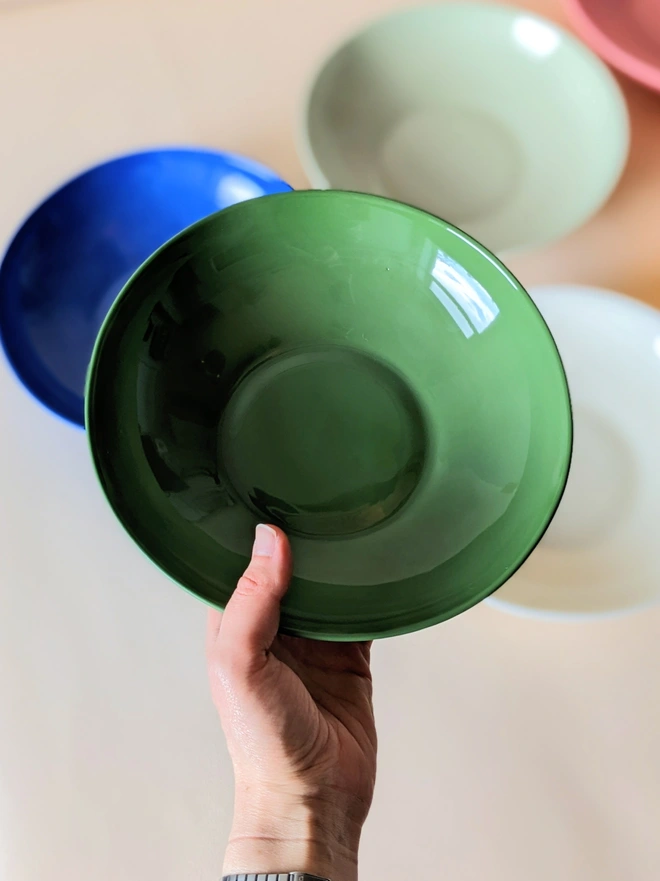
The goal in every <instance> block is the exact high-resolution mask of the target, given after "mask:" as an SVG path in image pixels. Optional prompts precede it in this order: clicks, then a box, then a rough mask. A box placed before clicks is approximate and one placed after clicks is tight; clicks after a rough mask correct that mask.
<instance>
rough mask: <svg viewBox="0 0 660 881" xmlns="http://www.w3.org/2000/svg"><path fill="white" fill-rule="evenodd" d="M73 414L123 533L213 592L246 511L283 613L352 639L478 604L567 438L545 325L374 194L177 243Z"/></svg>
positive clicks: (137, 279) (280, 211)
mask: <svg viewBox="0 0 660 881" xmlns="http://www.w3.org/2000/svg"><path fill="white" fill-rule="evenodd" d="M87 427H88V432H89V439H90V444H91V449H92V453H93V457H94V462H95V464H96V468H97V471H98V474H99V477H100V480H101V484H102V486H103V489H104V491H105V493H106V494H107V496H108V499H109V501H110V504H111V505H112V507H113V508H114V510H115V512H116V514H117V516H118V517H119V518H120V520H121V521H122V523H123V524H124V526H125V527H126V529H127V530H128V532H129V533H130V534H131V535H132V536H133V538H134V539H135V540H136V541H137V542H138V544H139V545H140V546H141V547H142V548H143V549H144V550H145V551H146V553H147V554H148V555H149V556H150V557H151V558H152V559H153V560H154V561H155V562H156V563H157V564H158V565H159V566H160V567H161V568H162V569H164V570H165V572H167V573H168V574H169V575H170V576H171V577H172V578H174V579H175V580H176V581H178V582H179V583H180V584H182V585H183V586H184V587H186V588H187V589H189V590H190V591H192V592H193V593H195V594H197V595H198V596H200V597H201V598H203V599H204V600H206V601H207V602H210V603H213V604H215V605H217V606H220V607H222V606H223V605H224V604H225V603H226V601H227V600H228V598H229V596H230V594H231V591H232V589H233V587H234V585H235V583H236V580H237V578H238V577H239V576H240V574H241V572H242V571H243V569H244V568H245V566H246V563H247V559H248V556H249V553H250V547H251V543H252V538H253V532H254V526H255V524H256V523H258V522H259V521H266V522H273V523H278V524H280V525H281V526H282V527H283V528H284V529H285V530H287V531H288V533H289V534H290V535H291V537H292V544H293V550H294V558H295V575H294V579H293V583H292V586H291V589H290V591H289V593H288V594H287V596H286V599H285V602H284V606H283V612H282V627H283V629H284V630H285V631H287V632H289V633H295V634H298V635H306V636H314V637H318V638H325V639H335V640H348V639H366V638H370V637H382V636H388V635H393V634H396V633H403V632H407V631H411V630H415V629H418V628H421V627H424V626H427V625H429V624H433V623H435V622H438V621H442V620H444V619H446V618H449V617H450V616H452V615H455V614H457V613H459V612H461V611H463V610H464V609H466V608H468V607H469V606H472V605H473V604H474V603H476V602H478V601H479V600H481V599H483V598H484V597H486V596H487V595H488V594H490V593H491V592H492V591H493V590H495V589H496V588H497V587H498V586H499V585H501V584H502V583H503V582H504V581H505V580H506V579H507V578H508V576H509V575H510V574H511V573H512V572H513V571H514V570H515V569H516V568H517V567H518V566H519V565H520V564H521V563H522V562H523V560H524V559H525V558H526V556H527V555H528V554H529V553H530V551H531V550H532V548H533V547H534V546H535V545H536V543H537V542H538V540H539V538H540V537H541V535H542V533H543V532H544V530H545V528H546V527H547V525H548V523H549V520H550V518H551V517H552V514H553V513H554V510H555V508H556V506H557V504H558V502H559V499H560V497H561V494H562V491H563V488H564V485H565V481H566V477H567V472H568V466H569V459H570V452H571V439H572V429H571V412H570V403H569V396H568V390H567V386H566V381H565V377H564V373H563V369H562V366H561V362H560V359H559V356H558V354H557V351H556V348H555V345H554V343H553V340H552V338H551V336H550V333H549V332H548V330H547V328H546V325H545V324H544V322H543V320H542V318H541V316H540V314H539V313H538V311H537V309H536V307H535V306H534V304H533V303H532V301H531V300H530V299H529V297H528V296H527V294H526V293H525V292H524V291H523V289H522V288H521V287H520V285H519V283H518V282H517V281H516V280H515V279H514V278H513V277H512V276H511V275H510V274H509V273H508V272H507V270H506V269H505V268H504V267H503V266H502V264H501V263H499V261H498V260H497V259H496V258H494V257H493V256H492V255H491V254H490V253H489V252H488V251H486V250H485V249H484V248H482V247H481V246H480V245H478V244H477V243H476V242H474V241H473V240H472V239H471V238H469V237H468V236H466V235H465V234H464V233H462V232H460V231H459V230H457V229H455V228H454V227H452V226H450V225H449V224H447V223H445V222H443V221H441V220H438V219H437V218H434V217H432V216H430V215H428V214H425V213H423V212H421V211H418V210H416V209H414V208H410V207H407V206H404V205H402V204H399V203H396V202H390V201H388V200H385V199H381V198H378V197H374V196H366V195H359V194H355V193H341V192H333V191H327V192H313V191H312V192H297V193H287V194H283V195H277V196H267V197H263V198H261V199H255V200H254V201H251V202H246V203H244V204H241V205H237V206H235V207H232V208H229V209H227V210H225V211H223V212H221V213H219V214H216V215H213V216H212V217H209V218H207V219H205V220H203V221H201V222H200V223H198V224H196V225H195V226H193V227H190V228H189V229H188V230H186V231H185V232H183V233H182V234H181V235H179V236H177V237H176V238H175V239H173V240H172V241H170V242H169V243H168V244H167V245H165V246H164V247H163V248H162V249H161V250H160V251H158V252H157V253H156V254H155V255H154V256H153V257H152V258H151V259H150V260H149V261H148V262H147V263H145V264H144V265H143V266H142V267H141V269H140V270H138V272H137V273H136V274H135V275H134V276H133V278H132V279H131V280H130V281H129V283H128V284H127V286H126V287H125V288H124V291H123V292H122V294H121V295H120V297H119V299H118V300H117V302H116V303H115V306H114V307H113V309H112V310H111V313H110V315H109V316H108V318H107V320H106V323H105V325H104V327H103V329H102V332H101V335H100V337H99V340H98V342H97V346H96V350H95V354H94V358H93V362H92V368H91V371H90V376H89V382H88V396H87Z"/></svg>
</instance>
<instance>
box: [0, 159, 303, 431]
mask: <svg viewBox="0 0 660 881" xmlns="http://www.w3.org/2000/svg"><path fill="white" fill-rule="evenodd" d="M289 189H290V187H289V185H288V184H286V183H284V181H282V180H280V178H278V177H277V176H276V175H275V174H274V173H273V172H272V171H270V170H269V169H267V168H265V167H264V166H263V165H260V164H258V163H256V162H253V161H252V160H250V159H246V158H245V157H243V156H237V155H234V154H231V153H221V152H218V151H214V150H203V149H173V148H172V149H169V148H168V149H159V150H148V151H145V152H141V153H133V154H130V155H126V156H121V157H119V158H117V159H113V160H111V161H109V162H104V163H103V164H101V165H97V166H95V167H94V168H91V169H89V170H88V171H85V172H84V173H83V174H81V175H79V176H78V177H76V178H74V179H73V180H71V181H69V182H68V183H66V184H65V185H64V186H63V187H61V188H60V189H59V190H57V191H56V192H54V193H53V194H52V195H50V196H49V197H48V198H47V199H46V200H45V201H44V202H42V203H41V205H39V207H38V208H36V209H35V210H34V211H33V212H32V214H30V216H29V217H28V218H27V220H26V221H25V222H24V223H23V225H22V226H21V227H20V229H19V230H18V232H17V233H16V235H15V236H14V239H13V241H12V242H11V244H10V245H9V248H8V250H7V252H6V254H5V256H4V259H3V261H2V263H1V265H0V338H1V339H2V344H3V346H4V349H5V353H6V355H7V357H8V359H9V362H10V363H11V365H12V367H13V368H14V371H15V372H16V374H17V375H18V377H19V379H20V380H21V381H22V382H23V384H24V385H25V386H26V387H27V389H28V390H29V391H30V392H32V394H33V395H34V396H35V397H36V398H37V399H38V400H39V401H41V403H42V404H45V406H46V407H49V408H50V409H51V410H52V411H54V412H55V413H57V414H59V415H60V416H62V417H63V418H64V419H68V420H70V421H71V422H73V423H76V424H78V425H82V424H83V420H84V402H83V391H84V385H85V374H86V371H87V368H88V366H89V359H90V356H91V354H92V348H93V346H94V341H95V339H96V335H97V333H98V330H99V328H100V326H101V323H102V321H103V319H104V318H105V315H106V313H107V311H108V308H109V307H110V305H111V303H112V301H113V300H114V298H115V297H116V295H117V294H118V293H119V291H120V289H121V288H122V287H123V285H124V283H125V282H126V281H127V280H128V278H129V276H131V275H132V273H133V272H134V271H135V270H136V269H137V268H138V266H139V265H140V264H141V263H142V261H143V260H146V258H147V257H148V256H149V255H150V254H151V253H152V252H153V251H155V250H156V248H158V247H160V246H161V245H162V244H163V243H164V242H165V241H167V239H169V238H171V237H172V236H173V235H175V234H176V233H178V232H180V231H181V230H182V229H184V227H186V226H189V225H190V224H191V223H193V222H194V221H196V220H199V219H200V218H201V217H204V216H206V215H207V214H211V213H213V212H215V211H217V210H218V209H219V208H224V207H226V206H227V205H233V204H234V203H236V202H240V201H242V200H245V199H251V198H253V197H254V196H261V195H263V194H264V193H276V192H281V191H286V190H289Z"/></svg>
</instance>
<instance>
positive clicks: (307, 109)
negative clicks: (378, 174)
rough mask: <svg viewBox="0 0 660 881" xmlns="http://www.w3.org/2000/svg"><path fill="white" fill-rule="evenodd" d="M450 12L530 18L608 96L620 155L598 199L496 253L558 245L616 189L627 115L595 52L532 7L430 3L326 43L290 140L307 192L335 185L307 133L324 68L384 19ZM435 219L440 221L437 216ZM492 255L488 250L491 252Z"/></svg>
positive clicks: (475, 0)
mask: <svg viewBox="0 0 660 881" xmlns="http://www.w3.org/2000/svg"><path fill="white" fill-rule="evenodd" d="M565 2H567V3H570V2H579V0H565ZM452 8H453V9H462V10H467V9H472V10H475V11H476V10H478V11H479V12H480V13H481V12H484V13H487V14H490V15H493V14H495V15H507V16H508V17H509V18H510V19H513V18H516V17H518V16H524V17H525V18H531V19H533V20H534V21H537V22H540V23H542V24H543V25H544V26H545V27H549V28H551V29H552V30H553V31H555V32H556V33H557V34H558V35H559V36H560V38H561V40H562V42H563V43H564V44H566V45H568V46H570V47H571V49H572V50H573V51H575V52H576V53H577V54H578V55H580V56H581V57H582V58H583V59H584V60H585V61H586V62H588V63H589V64H591V66H592V68H593V69H595V70H597V72H598V74H599V78H600V80H601V83H602V86H603V89H604V90H605V91H607V92H608V95H609V98H610V101H609V103H610V112H613V113H615V114H616V126H617V129H618V132H619V135H620V138H621V142H620V145H619V156H618V159H617V161H616V162H615V163H614V164H613V168H612V173H611V177H610V181H609V183H608V185H607V186H606V187H604V188H603V190H602V193H601V195H600V197H599V198H598V199H597V200H594V203H593V205H592V206H591V207H590V208H589V209H588V210H586V211H583V212H582V214H581V215H580V216H579V217H578V218H577V219H576V220H574V221H573V222H572V223H571V224H570V225H568V226H566V227H565V228H564V230H563V231H562V232H560V233H559V234H557V235H552V236H549V237H548V236H544V237H542V238H539V239H535V240H533V241H525V242H521V243H519V244H515V245H513V246H512V247H508V248H505V249H501V250H500V251H499V253H502V254H505V255H507V256H509V255H514V254H524V253H527V252H529V251H532V250H536V249H537V248H541V247H544V246H546V245H550V244H553V243H554V242H557V241H560V240H561V239H563V238H565V237H566V236H568V235H570V234H571V233H573V232H575V231H576V230H578V229H579V228H580V227H581V226H583V225H584V224H585V223H586V222H587V221H588V220H589V219H590V218H591V217H593V216H594V215H595V214H597V213H598V211H600V210H601V208H603V206H604V205H605V204H606V203H607V202H608V200H609V199H610V197H611V196H612V194H613V193H614V191H615V190H616V188H617V186H618V184H619V182H620V180H621V177H622V175H623V172H624V170H625V168H626V165H627V163H628V157H629V154H630V144H631V122H630V111H629V109H628V103H627V101H626V99H625V96H624V94H623V91H622V89H621V86H620V84H619V82H618V81H617V79H616V77H615V76H614V74H613V73H612V71H611V70H610V68H609V67H608V66H607V64H606V63H605V62H604V61H603V59H602V58H601V57H600V56H599V55H598V53H597V52H595V51H594V50H593V49H592V48H591V47H590V46H588V45H587V44H586V43H585V42H583V41H582V40H581V39H580V38H579V36H576V34H575V33H573V32H572V31H570V30H569V29H568V28H566V27H564V26H562V25H561V24H559V23H558V22H556V21H554V20H553V19H550V18H547V17H546V16H544V15H541V14H540V13H537V12H534V11H533V10H531V9H525V8H523V7H520V6H514V5H512V4H510V3H500V2H494V3H490V2H483V0H445V2H435V3H430V4H429V3H426V4H421V5H420V4H418V5H415V6H411V7H406V8H397V9H394V10H391V11H389V12H386V13H384V14H383V15H380V16H376V17H372V18H370V19H369V20H367V21H366V22H364V23H363V24H362V25H360V26H359V27H357V28H353V29H352V30H349V31H348V32H347V33H346V34H344V36H343V37H340V38H339V39H337V40H335V41H334V43H332V44H331V45H330V47H329V49H328V50H327V51H325V52H324V54H323V55H322V57H321V60H320V62H319V61H317V62H316V63H315V65H314V66H313V67H311V68H310V69H309V70H308V71H307V74H306V77H305V81H304V86H303V90H302V92H301V94H300V96H299V99H298V102H297V109H296V114H295V119H294V142H295V148H296V153H297V154H298V158H299V160H300V163H301V165H302V168H303V171H304V173H305V177H306V178H307V180H308V181H309V183H310V184H311V187H312V189H338V187H337V186H335V185H333V184H331V182H330V180H329V179H328V177H327V176H326V174H325V172H324V171H323V169H322V168H321V165H320V162H319V160H318V158H317V152H316V151H315V150H314V148H313V146H312V138H311V131H310V117H311V108H312V99H313V96H314V92H315V90H316V86H317V84H318V83H319V81H320V79H321V77H322V75H323V74H324V72H325V71H326V69H327V68H328V67H329V65H330V64H331V63H332V62H333V61H334V60H335V59H336V58H337V57H338V56H339V54H340V53H341V52H342V51H343V50H344V49H346V48H347V47H348V46H350V45H352V44H354V43H357V42H358V41H359V40H361V39H363V38H364V37H365V36H366V35H367V34H368V33H369V32H370V31H372V30H374V29H375V28H377V27H379V26H381V25H384V24H385V23H387V22H388V21H396V20H397V19H400V20H402V19H404V18H408V17H412V16H414V15H417V14H420V13H423V12H425V11H429V10H431V9H437V10H443V11H445V10H447V9H452ZM370 195H374V194H370ZM383 198H389V199H391V200H392V201H397V200H396V199H392V197H390V196H385V197H383ZM404 204H405V203H404ZM413 207H416V206H413ZM419 210H421V211H424V212H425V213H432V212H428V211H426V209H423V208H420V209H419ZM433 216H439V215H433ZM440 219H443V218H442V217H440ZM445 222H449V221H445ZM452 225H454V224H452ZM491 253H493V252H492V251H491Z"/></svg>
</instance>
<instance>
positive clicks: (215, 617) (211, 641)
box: [206, 606, 222, 654]
mask: <svg viewBox="0 0 660 881" xmlns="http://www.w3.org/2000/svg"><path fill="white" fill-rule="evenodd" d="M221 624H222V612H221V611H220V609H216V608H214V607H213V606H209V610H208V613H207V616H206V652H207V654H209V653H210V652H211V651H212V650H213V646H214V645H215V644H216V642H217V641H218V636H219V634H220V625H221Z"/></svg>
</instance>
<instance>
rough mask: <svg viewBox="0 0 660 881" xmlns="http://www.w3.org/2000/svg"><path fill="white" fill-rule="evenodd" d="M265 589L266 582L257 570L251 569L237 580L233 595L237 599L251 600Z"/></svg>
mask: <svg viewBox="0 0 660 881" xmlns="http://www.w3.org/2000/svg"><path fill="white" fill-rule="evenodd" d="M267 587H268V584H267V580H266V579H265V578H264V577H263V576H262V574H261V573H260V572H259V571H258V570H257V569H254V568H252V567H251V568H250V569H248V570H247V571H246V572H245V573H244V574H243V575H241V577H240V578H239V579H238V583H237V584H236V588H235V590H234V594H235V595H236V596H238V597H246V598H251V597H254V596H258V595H259V594H260V593H263V592H264V591H265V590H266V589H267Z"/></svg>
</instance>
